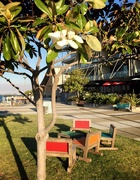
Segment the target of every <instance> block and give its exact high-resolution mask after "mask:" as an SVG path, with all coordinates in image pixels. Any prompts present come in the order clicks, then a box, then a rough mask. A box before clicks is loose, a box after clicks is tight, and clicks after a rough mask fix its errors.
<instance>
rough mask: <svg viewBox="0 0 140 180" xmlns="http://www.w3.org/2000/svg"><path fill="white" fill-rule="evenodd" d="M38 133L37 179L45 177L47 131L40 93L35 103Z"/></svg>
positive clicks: (43, 179)
mask: <svg viewBox="0 0 140 180" xmlns="http://www.w3.org/2000/svg"><path fill="white" fill-rule="evenodd" d="M36 108H37V121H38V133H37V134H36V141H37V180H45V179H46V149H45V147H46V141H47V138H48V133H45V123H44V115H43V97H42V94H41V93H40V95H39V99H38V100H37V103H36Z"/></svg>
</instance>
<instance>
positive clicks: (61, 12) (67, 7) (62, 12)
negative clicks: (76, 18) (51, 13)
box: [56, 5, 69, 15]
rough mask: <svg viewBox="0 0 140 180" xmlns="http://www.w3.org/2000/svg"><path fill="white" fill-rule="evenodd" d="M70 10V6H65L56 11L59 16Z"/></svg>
mask: <svg viewBox="0 0 140 180" xmlns="http://www.w3.org/2000/svg"><path fill="white" fill-rule="evenodd" d="M68 9H69V6H68V5H63V7H60V8H59V9H58V10H56V12H57V15H61V14H64V13H65V12H66V11H67V10H68Z"/></svg>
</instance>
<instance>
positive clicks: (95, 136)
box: [85, 131, 101, 149]
mask: <svg viewBox="0 0 140 180" xmlns="http://www.w3.org/2000/svg"><path fill="white" fill-rule="evenodd" d="M100 137H101V132H99V131H97V132H94V133H88V134H87V137H86V142H85V147H87V148H88V149H89V148H91V147H94V146H96V145H99V144H100Z"/></svg>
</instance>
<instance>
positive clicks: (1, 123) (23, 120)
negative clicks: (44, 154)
mask: <svg viewBox="0 0 140 180" xmlns="http://www.w3.org/2000/svg"><path fill="white" fill-rule="evenodd" d="M7 116H11V115H8V114H7ZM7 116H6V115H4V117H0V126H3V129H4V131H5V134H6V137H7V140H8V142H9V144H10V147H11V150H12V153H13V156H14V159H15V162H16V164H17V167H18V171H19V173H20V176H21V180H28V179H29V178H28V176H27V173H26V171H25V168H24V166H23V164H22V161H21V159H20V156H19V154H18V151H17V149H16V146H15V144H14V142H13V139H12V136H11V133H10V130H9V129H8V126H7V124H8V123H9V122H19V123H21V124H25V123H29V122H30V121H29V120H28V119H27V118H22V116H21V115H19V114H18V115H12V116H14V117H15V119H13V120H11V121H7V122H6V121H5V117H7Z"/></svg>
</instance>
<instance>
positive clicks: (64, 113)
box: [0, 103, 140, 141]
mask: <svg viewBox="0 0 140 180" xmlns="http://www.w3.org/2000/svg"><path fill="white" fill-rule="evenodd" d="M5 113H6V114H11V113H12V114H17V113H18V114H36V109H35V108H34V106H32V105H31V104H28V105H24V106H16V107H10V106H9V107H8V106H7V107H6V106H3V107H0V114H1V115H3V114H5ZM57 116H58V117H59V118H62V119H66V120H73V119H76V118H77V119H82V118H84V119H85V118H86V119H91V122H92V127H94V128H96V129H99V130H108V129H109V126H110V124H111V123H112V124H114V125H115V126H116V127H117V133H118V134H120V135H123V136H125V137H129V138H132V139H135V140H138V141H140V112H139V111H138V112H127V111H114V110H113V109H100V108H93V107H78V106H72V105H66V104H62V103H57Z"/></svg>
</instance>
